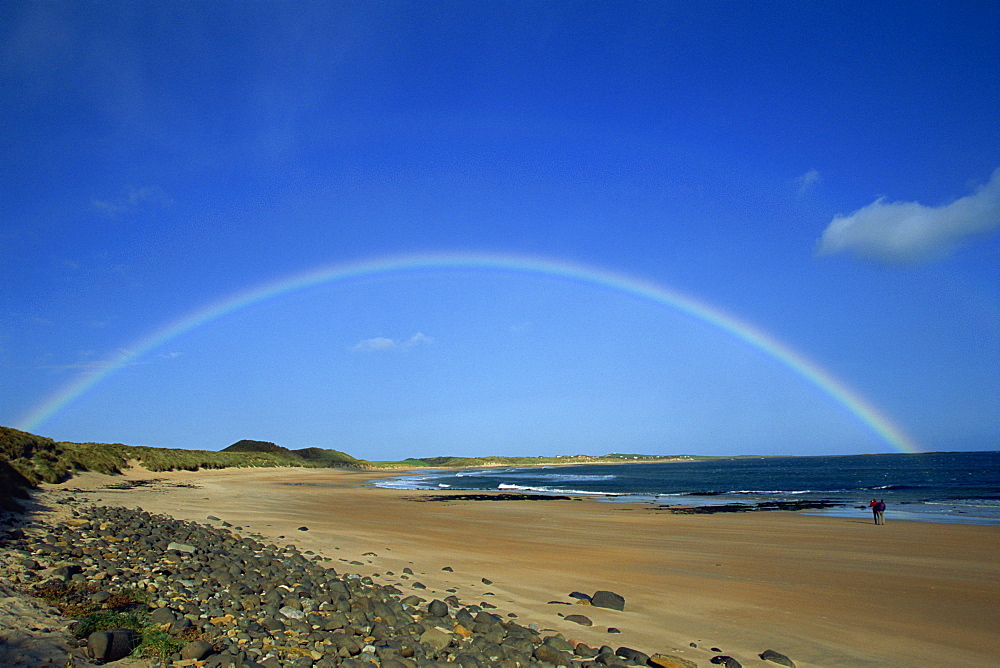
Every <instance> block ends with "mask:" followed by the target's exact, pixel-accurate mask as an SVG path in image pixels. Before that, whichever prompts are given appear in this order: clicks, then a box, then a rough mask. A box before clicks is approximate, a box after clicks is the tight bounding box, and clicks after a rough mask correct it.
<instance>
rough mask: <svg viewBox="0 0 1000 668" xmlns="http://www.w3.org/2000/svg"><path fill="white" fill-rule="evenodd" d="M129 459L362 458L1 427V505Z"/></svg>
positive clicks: (159, 462)
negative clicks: (97, 439) (128, 441)
mask: <svg viewBox="0 0 1000 668" xmlns="http://www.w3.org/2000/svg"><path fill="white" fill-rule="evenodd" d="M131 462H136V463H138V465H139V466H141V467H143V468H145V469H148V470H150V471H197V470H199V469H223V468H260V467H286V466H287V467H316V468H331V467H345V466H346V467H352V468H358V467H361V466H364V462H362V461H361V460H358V459H355V458H354V457H351V456H350V455H348V454H346V453H343V452H340V451H339V450H329V449H324V448H303V449H301V450H289V449H288V448H284V447H281V446H280V445H275V444H274V443H269V442H267V441H249V440H244V441H239V442H237V443H234V444H233V445H231V446H229V447H228V448H226V449H224V450H222V451H214V450H181V449H179V448H153V447H149V446H140V445H123V444H121V443H67V442H56V441H53V440H52V439H51V438H46V437H44V436H36V435H35V434H29V433H28V432H24V431H19V430H17V429H11V428H10V427H0V509H3V510H20V506H19V504H18V503H17V501H16V499H17V498H27V490H28V489H29V488H31V487H35V486H37V485H38V484H39V483H42V482H47V483H60V482H65V481H66V480H69V479H70V478H71V477H73V475H74V474H75V473H76V472H78V471H94V472H96V473H104V474H109V475H117V474H120V473H121V472H122V471H123V470H124V469H127V468H128V467H129V464H130V463H131Z"/></svg>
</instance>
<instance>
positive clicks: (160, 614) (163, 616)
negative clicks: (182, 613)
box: [149, 608, 177, 624]
mask: <svg viewBox="0 0 1000 668" xmlns="http://www.w3.org/2000/svg"><path fill="white" fill-rule="evenodd" d="M149 618H150V620H151V621H152V622H153V623H154V624H173V623H174V622H176V621H177V615H175V614H174V613H173V611H172V610H171V609H170V608H157V609H156V610H154V611H153V612H152V613H151V614H150V615H149Z"/></svg>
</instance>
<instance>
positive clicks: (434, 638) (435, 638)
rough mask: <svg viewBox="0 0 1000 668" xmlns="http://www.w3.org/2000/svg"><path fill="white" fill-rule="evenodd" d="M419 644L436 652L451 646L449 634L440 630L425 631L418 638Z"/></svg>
mask: <svg viewBox="0 0 1000 668" xmlns="http://www.w3.org/2000/svg"><path fill="white" fill-rule="evenodd" d="M420 642H421V643H423V644H424V645H427V646H428V647H433V648H434V649H436V650H442V649H444V648H445V647H447V646H448V645H450V644H451V634H450V633H445V632H444V631H442V630H441V629H438V628H433V629H427V630H426V631H424V632H423V633H422V634H421V636H420Z"/></svg>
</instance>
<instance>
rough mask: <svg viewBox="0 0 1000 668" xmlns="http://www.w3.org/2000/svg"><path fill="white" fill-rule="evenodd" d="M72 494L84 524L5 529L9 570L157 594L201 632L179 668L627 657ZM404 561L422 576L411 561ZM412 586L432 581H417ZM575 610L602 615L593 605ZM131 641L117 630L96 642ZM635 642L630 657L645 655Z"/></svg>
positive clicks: (315, 561)
mask: <svg viewBox="0 0 1000 668" xmlns="http://www.w3.org/2000/svg"><path fill="white" fill-rule="evenodd" d="M70 505H71V507H72V510H73V513H74V519H73V520H72V521H71V522H61V523H60V522H55V523H51V524H43V523H40V522H33V523H31V524H30V525H24V526H23V528H22V527H17V526H14V527H6V528H4V529H0V531H5V532H6V535H0V545H2V546H3V547H2V550H0V568H2V569H3V571H4V573H12V574H14V576H15V577H16V578H17V581H18V582H20V583H22V584H25V585H28V586H36V585H42V584H44V583H46V582H47V581H49V580H55V581H58V582H63V583H65V582H68V583H70V584H71V585H73V586H75V585H77V584H78V585H80V587H81V588H82V587H83V585H85V584H86V583H100V584H99V585H96V586H98V587H99V590H100V591H99V593H100V594H101V596H100V597H99V598H103V599H104V601H109V600H111V599H112V597H113V596H114V594H116V593H117V592H121V591H122V590H128V589H141V590H144V591H146V592H147V593H148V596H149V604H148V605H140V606H139V608H140V611H142V610H143V609H145V612H144V613H143V614H148V615H149V619H150V622H152V623H154V624H158V625H160V628H163V629H166V630H168V632H170V633H173V634H188V633H191V632H196V633H197V634H198V635H196V636H195V637H196V638H199V635H200V638H199V639H198V640H189V642H186V643H185V644H184V645H183V649H182V650H181V651H180V652H177V653H176V654H174V655H172V656H171V657H168V659H169V662H174V665H175V666H182V665H195V664H201V665H203V666H204V667H205V668H214V667H215V666H230V665H232V666H235V667H236V668H258V667H260V666H264V667H266V668H299V666H303V667H306V666H308V667H312V668H326V667H328V666H346V667H348V668H374V665H375V664H376V663H377V664H378V665H381V666H387V667H389V668H399V666H403V667H405V668H424V667H428V668H430V667H433V666H435V665H445V664H456V666H461V667H468V666H477V667H478V666H487V665H498V666H509V667H512V668H513V667H515V666H528V665H531V664H533V663H535V662H540V661H544V662H545V663H549V664H550V665H563V666H568V667H572V668H584V667H585V666H586V667H590V666H593V665H596V664H595V663H594V660H595V659H598V660H600V659H601V658H604V659H606V660H608V661H612V664H608V665H616V664H620V663H623V662H624V661H625V660H624V659H622V658H621V657H620V656H616V655H615V653H614V652H613V651H610V652H601V653H599V652H598V651H597V650H596V649H593V648H589V647H588V646H587V645H585V644H583V643H577V644H576V645H575V646H573V645H570V644H569V643H568V642H566V640H565V639H563V638H562V637H561V636H558V635H555V634H554V632H543V631H540V630H539V629H538V627H537V626H536V625H530V626H523V625H521V624H519V623H517V622H516V621H514V618H513V617H514V616H508V617H503V616H501V615H495V614H492V613H490V612H487V609H492V608H495V606H493V605H491V604H488V603H486V602H481V603H480V604H479V605H474V604H471V605H464V604H462V602H461V601H460V600H459V599H458V597H457V596H454V595H452V596H449V597H448V598H447V599H446V600H444V601H441V600H437V599H435V600H433V601H431V602H429V603H428V602H427V601H426V600H425V599H422V598H420V597H419V596H417V595H413V594H407V595H403V593H402V592H400V591H399V590H398V589H396V588H395V587H392V586H391V585H390V586H383V585H378V584H375V583H374V581H373V580H372V578H371V577H370V576H364V577H362V576H361V575H358V574H352V573H344V574H340V573H338V572H337V571H336V569H334V568H332V567H330V563H331V562H329V561H326V560H321V559H320V558H319V557H316V556H312V557H310V555H306V554H304V553H302V552H300V551H299V550H298V549H297V548H296V547H295V546H294V545H286V546H284V547H279V546H277V545H274V544H271V543H268V542H267V541H266V540H265V539H263V538H261V537H258V536H253V535H241V534H240V533H238V532H237V531H236V530H235V529H233V528H232V527H231V526H230V527H228V528H227V527H225V526H210V525H203V524H198V523H195V522H187V521H183V520H177V519H175V518H172V517H169V516H166V515H155V514H150V513H148V512H146V511H143V510H141V509H128V508H118V507H105V506H100V505H90V504H89V503H86V502H83V501H74V502H71V503H70ZM209 519H210V521H215V522H218V523H221V522H220V521H219V520H218V518H215V517H214V516H213V517H210V518H209ZM221 524H223V525H225V524H226V523H221ZM301 530H306V528H305V527H302V529H301ZM352 563H357V562H352ZM446 570H451V569H450V567H448V568H447V569H446ZM403 572H404V573H406V574H408V575H413V571H412V569H410V568H404V569H403ZM482 582H483V584H487V585H490V584H492V582H490V581H489V580H488V579H486V578H482ZM412 587H413V588H415V589H425V587H424V585H423V584H422V583H420V582H415V581H414V582H413V584H412ZM95 596H96V595H95ZM574 598H576V597H574ZM595 598H599V597H597V595H596V594H595ZM93 600H95V601H96V600H98V599H96V598H95V599H93ZM613 600H614V599H613ZM614 602H616V603H617V602H618V601H617V600H614ZM621 602H622V604H623V603H624V600H623V599H622V601H621ZM567 619H568V620H569V621H572V622H576V623H578V624H584V625H589V624H588V622H590V620H589V619H587V618H586V617H584V616H582V615H570V616H568V617H567ZM615 631H617V629H609V632H615ZM186 637H187V638H189V639H190V638H191V636H190V635H188V636H186ZM124 639H125V635H122V634H119V635H118V636H115V635H114V634H113V633H110V632H109V633H108V634H106V635H104V636H102V637H101V638H96V639H95V642H96V643H98V644H100V642H101V640H104V641H107V643H106V644H114V642H115V641H124ZM119 644H121V643H120V642H119ZM630 652H634V654H629V657H630V658H635V657H639V656H645V655H644V654H642V653H641V652H636V651H635V650H630ZM105 656H107V655H105Z"/></svg>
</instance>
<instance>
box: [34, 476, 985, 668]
mask: <svg viewBox="0 0 1000 668" xmlns="http://www.w3.org/2000/svg"><path fill="white" fill-rule="evenodd" d="M379 475H380V474H378V473H371V472H356V471H340V470H328V469H254V470H224V471H200V472H194V473H191V472H173V473H150V472H148V471H144V470H137V469H133V470H132V471H130V472H129V474H128V476H127V478H125V479H152V478H155V479H159V480H162V481H163V482H161V483H157V484H154V485H148V486H141V487H136V488H133V489H128V490H112V489H106V486H107V485H109V484H111V485H114V484H119V483H121V482H122V481H123V478H122V477H120V476H115V477H109V476H103V475H99V474H90V473H88V474H84V475H81V476H79V477H77V478H74V479H73V480H71V481H70V482H68V483H65V484H64V485H61V486H47V488H48V489H50V490H57V489H65V488H73V489H80V490H88V491H87V493H85V494H79V495H78V496H81V497H85V498H88V499H90V500H93V501H99V502H100V503H103V504H107V505H123V506H129V507H142V508H143V509H145V510H147V511H150V512H154V513H163V514H169V515H172V516H174V517H178V518H182V519H189V520H195V521H199V522H207V523H213V524H218V522H209V521H208V520H207V519H206V518H207V516H209V515H213V516H215V517H218V518H221V520H223V521H226V522H228V523H230V524H232V525H234V526H239V527H243V530H244V531H245V532H248V533H256V534H260V535H262V536H265V537H267V538H270V539H273V540H276V541H277V542H278V543H279V544H286V543H289V542H294V543H295V544H296V545H297V546H298V547H299V548H300V549H302V550H313V551H315V552H316V553H318V554H322V555H325V556H327V557H329V558H331V560H332V562H331V564H330V565H332V566H334V567H335V568H337V570H338V572H351V573H360V574H362V575H372V576H373V577H374V576H375V574H378V575H377V577H376V581H377V582H380V583H383V584H389V583H394V584H397V586H399V587H400V588H401V589H403V590H404V591H413V592H414V593H416V594H418V595H421V596H424V597H425V598H427V599H431V598H435V597H437V598H444V597H445V596H448V595H449V594H450V593H455V594H456V595H457V596H458V597H459V598H460V599H461V600H462V601H463V602H464V603H480V602H484V601H485V602H488V603H491V604H492V605H495V606H497V608H498V612H502V613H504V614H506V613H515V614H516V615H517V617H518V621H519V622H521V623H523V624H528V623H536V624H538V625H539V627H541V628H543V629H554V630H557V631H559V632H561V633H563V634H564V635H565V636H566V637H567V638H573V639H578V640H581V641H584V642H586V643H588V644H591V645H593V646H600V645H603V644H608V645H611V646H612V647H619V646H622V645H625V646H629V647H633V648H635V649H639V650H641V651H644V652H646V653H648V654H653V653H656V652H661V653H664V654H675V655H678V656H683V657H685V658H688V659H691V660H694V661H696V662H697V663H698V665H699V666H708V665H710V664H709V659H710V658H711V657H712V656H714V655H715V654H717V652H712V651H711V650H710V648H712V647H718V648H720V649H721V650H722V652H723V653H725V654H729V655H732V656H734V657H735V658H737V659H738V660H739V661H740V662H741V663H742V664H743V665H744V666H748V667H749V666H764V665H770V666H774V664H770V663H765V662H763V661H761V660H760V659H758V658H757V654H759V653H760V652H762V651H764V650H765V649H769V648H770V649H775V650H777V651H779V652H782V653H784V654H786V655H788V656H789V657H791V658H792V659H793V660H794V661H795V662H796V664H797V665H798V666H800V667H808V666H852V667H857V666H873V667H874V666H878V667H886V668H888V667H893V666H980V665H998V663H1000V584H998V583H1000V527H998V526H969V525H957V524H930V523H919V522H901V521H893V520H892V514H891V512H890V513H888V514H887V524H886V525H885V526H879V527H876V526H874V525H873V524H872V522H871V520H870V519H869V516H868V514H867V513H862V512H860V511H859V513H858V517H857V518H856V519H855V518H830V517H814V516H807V515H801V514H796V513H788V512H765V513H752V514H747V513H741V514H716V515H672V514H668V513H665V512H662V511H657V510H655V509H653V508H652V507H650V506H643V505H627V504H614V503H603V502H595V501H587V500H570V501H451V502H446V503H442V502H430V501H426V502H419V501H417V500H416V499H419V498H422V497H425V496H428V495H437V494H439V493H438V492H417V491H405V490H391V489H381V488H375V487H373V486H371V481H372V480H373V479H374V478H377V477H379ZM178 484H180V485H193V486H177V485H178ZM60 493H64V492H60ZM43 495H44V493H43ZM300 526H305V527H308V531H299V530H298V527H300ZM281 536H283V537H284V538H279V537H281ZM352 562H361V563H360V564H358V563H352ZM405 567H409V568H410V569H411V570H412V571H413V573H414V575H413V576H412V577H409V578H407V579H403V578H402V577H401V575H402V573H403V569H404V568H405ZM444 567H451V568H452V569H453V571H445V570H442V569H443V568H444ZM390 572H391V573H393V575H390V574H389V573H390ZM483 578H486V579H488V580H489V581H491V584H484V582H483ZM415 582H420V583H422V584H424V585H426V587H427V589H426V590H416V589H412V586H413V583H415ZM601 589H607V590H611V591H614V592H617V593H619V594H621V595H623V596H624V597H625V599H626V601H627V603H626V609H625V611H624V612H619V611H615V610H606V609H601V608H594V607H589V606H586V607H585V606H581V605H572V606H569V605H556V604H552V603H550V601H564V602H572V601H573V599H571V598H569V596H568V595H569V593H570V592H573V591H581V592H585V593H588V594H592V593H593V592H594V591H596V590H601ZM570 614H584V615H586V616H587V617H589V618H591V619H592V620H593V622H594V626H593V627H590V628H587V627H583V626H580V625H577V624H574V623H572V622H567V621H565V620H564V619H562V617H561V616H565V615H570ZM609 627H616V628H618V629H620V630H621V634H620V635H619V634H609V633H608V632H607V629H608V628H609ZM690 643H696V644H697V648H692V647H690Z"/></svg>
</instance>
